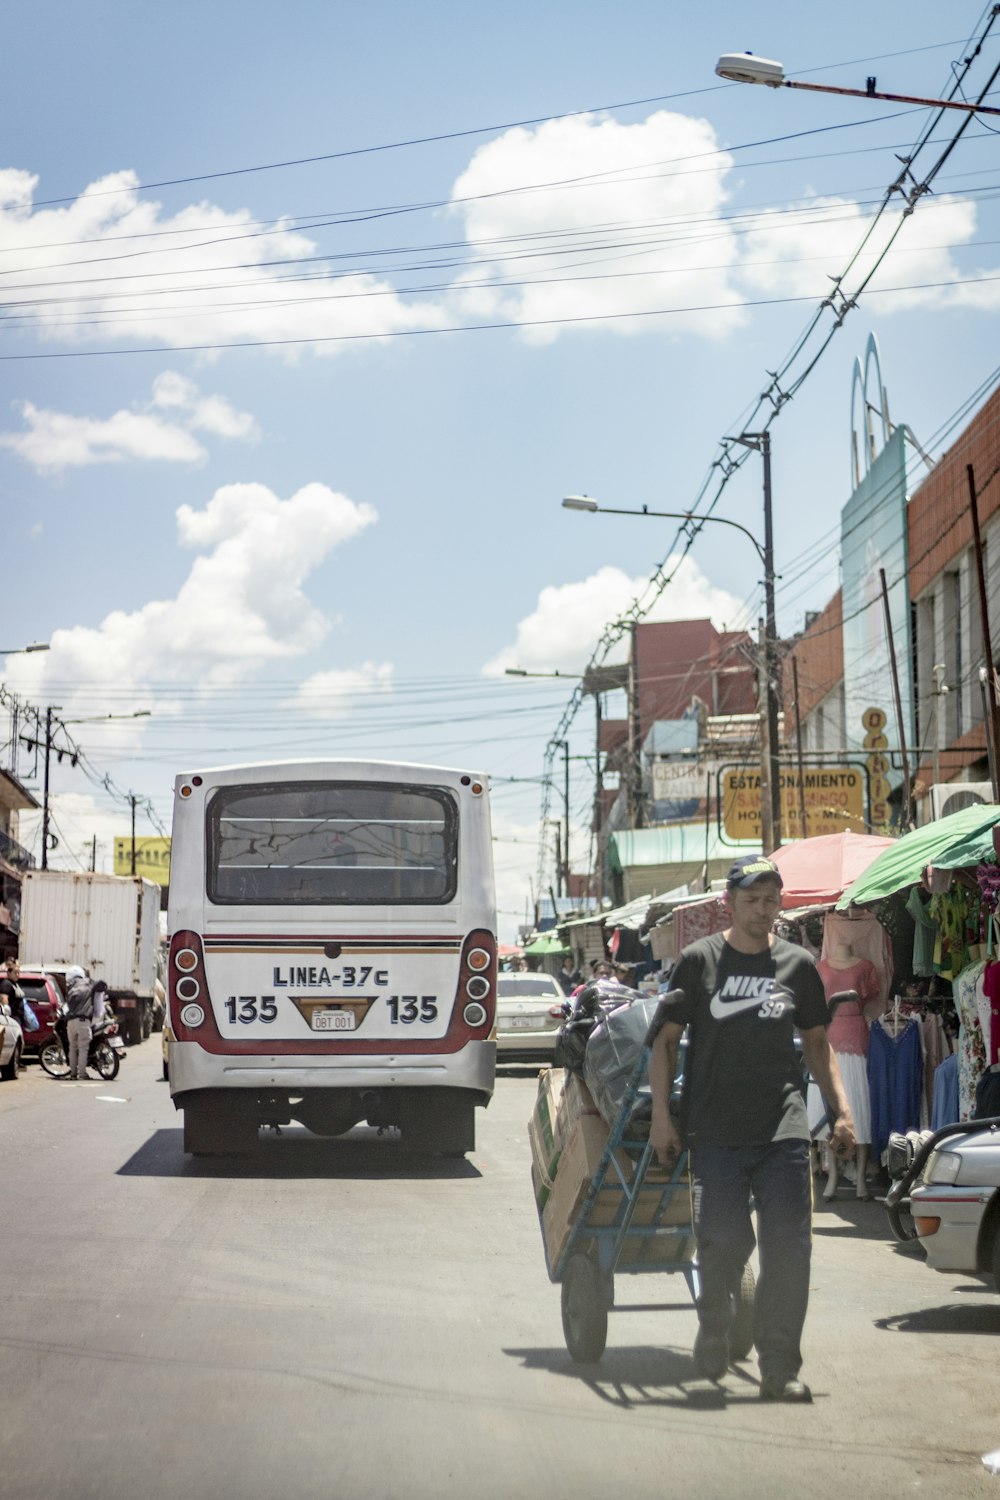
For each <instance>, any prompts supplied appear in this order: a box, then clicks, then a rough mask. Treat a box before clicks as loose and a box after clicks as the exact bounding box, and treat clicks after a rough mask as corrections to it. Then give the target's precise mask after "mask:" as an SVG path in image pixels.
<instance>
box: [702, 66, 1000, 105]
mask: <svg viewBox="0 0 1000 1500" xmlns="http://www.w3.org/2000/svg"><path fill="white" fill-rule="evenodd" d="M715 71H716V73H717V74H718V75H719V77H720V78H727V79H729V81H730V82H731V83H762V84H763V85H764V86H765V88H769V89H807V90H808V91H809V92H810V93H811V94H846V95H848V97H849V98H852V99H884V100H886V101H887V102H888V103H889V104H928V105H930V106H932V107H933V108H934V109H961V110H964V111H965V113H966V114H971V115H1000V108H996V107H995V106H994V105H991V104H978V103H975V102H973V103H972V104H969V103H967V102H966V100H964V99H925V98H923V96H922V95H919V94H885V93H882V92H880V91H879V90H878V89H876V87H875V79H874V78H869V79H868V80H867V86H866V87H865V88H863V89H844V88H838V87H837V86H836V85H835V84H832V83H802V82H800V80H799V79H797V78H786V77H785V69H784V66H783V65H782V64H781V63H780V62H775V61H774V60H773V59H772V58H769V57H756V56H754V54H753V53H752V52H724V53H723V54H722V56H721V57H720V58H719V61H718V62H717V63H716V65H715Z"/></svg>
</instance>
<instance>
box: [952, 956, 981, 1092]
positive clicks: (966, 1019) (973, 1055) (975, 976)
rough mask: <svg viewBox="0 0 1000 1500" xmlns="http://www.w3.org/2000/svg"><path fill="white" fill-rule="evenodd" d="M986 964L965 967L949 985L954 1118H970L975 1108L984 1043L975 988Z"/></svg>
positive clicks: (978, 962) (979, 963) (977, 963)
mask: <svg viewBox="0 0 1000 1500" xmlns="http://www.w3.org/2000/svg"><path fill="white" fill-rule="evenodd" d="M985 971H986V965H985V963H983V962H982V961H981V960H980V961H977V962H976V963H971V964H968V965H967V966H966V967H965V968H964V969H963V970H962V971H961V973H960V974H957V975H956V976H955V979H954V980H953V982H952V986H951V988H952V994H953V995H954V999H955V1010H956V1011H957V1012H958V1020H959V1029H958V1118H959V1121H963V1120H969V1119H971V1118H972V1111H973V1110H974V1109H975V1107H976V1085H977V1083H978V1082H979V1080H980V1078H981V1077H982V1073H983V1070H984V1068H985V1067H986V1043H985V1041H984V1039H983V1032H982V1027H981V1025H980V1022H979V1008H978V1006H977V1004H976V1000H977V989H978V986H979V984H980V981H981V980H982V978H983V975H984V973H985Z"/></svg>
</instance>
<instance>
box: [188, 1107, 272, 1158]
mask: <svg viewBox="0 0 1000 1500" xmlns="http://www.w3.org/2000/svg"><path fill="white" fill-rule="evenodd" d="M256 1144H257V1122H256V1120H255V1119H254V1117H253V1116H252V1115H251V1114H249V1113H248V1112H247V1110H246V1109H245V1108H242V1107H241V1106H240V1105H239V1104H237V1103H235V1102H233V1103H229V1104H223V1103H220V1102H219V1101H217V1100H215V1099H189V1100H188V1102H187V1103H186V1104H185V1105H184V1150H185V1152H186V1154H187V1155H188V1156H243V1155H246V1154H247V1153H248V1152H250V1151H252V1150H253V1149H254V1147H255V1146H256Z"/></svg>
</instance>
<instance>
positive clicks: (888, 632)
mask: <svg viewBox="0 0 1000 1500" xmlns="http://www.w3.org/2000/svg"><path fill="white" fill-rule="evenodd" d="M878 576H879V582H880V583H881V585H882V613H883V615H884V618H885V636H886V640H887V641H888V643H889V666H890V668H891V670H892V693H893V697H894V699H895V702H896V723H897V724H898V726H899V754H900V759H901V760H902V762H903V832H904V833H909V831H910V829H911V828H912V827H913V794H912V790H911V786H910V757H909V755H908V754H907V750H906V726H905V724H904V723H903V703H902V699H901V697H900V693H899V668H898V666H897V664H896V643H895V641H894V639H893V634H892V618H891V616H890V614H889V589H888V586H887V585H886V581H885V569H884V568H879V570H878Z"/></svg>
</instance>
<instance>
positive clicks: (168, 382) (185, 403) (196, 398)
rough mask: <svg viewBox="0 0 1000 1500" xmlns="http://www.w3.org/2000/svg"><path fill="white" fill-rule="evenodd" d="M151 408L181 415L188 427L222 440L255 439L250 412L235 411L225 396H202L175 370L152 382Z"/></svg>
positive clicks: (190, 382) (164, 373)
mask: <svg viewBox="0 0 1000 1500" xmlns="http://www.w3.org/2000/svg"><path fill="white" fill-rule="evenodd" d="M151 405H152V406H155V407H161V408H164V409H166V410H168V411H177V412H181V413H183V415H184V416H185V417H186V419H187V423H188V425H189V426H190V427H197V428H200V429H201V430H202V431H204V432H213V433H215V435H216V436H217V437H224V438H247V439H249V438H257V437H259V436H260V431H259V428H258V427H257V423H256V422H255V421H254V419H253V417H252V416H251V415H250V413H249V412H245V411H237V410H236V408H235V407H234V406H231V405H230V403H229V402H228V401H227V400H226V399H225V397H224V396H203V395H202V393H201V391H200V390H199V389H198V387H197V386H196V385H195V383H194V381H193V380H188V378H187V377H186V376H184V375H179V374H178V373H177V371H176V370H164V372H163V374H162V375H158V376H157V377H156V379H155V380H154V382H153V399H152V403H151Z"/></svg>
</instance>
